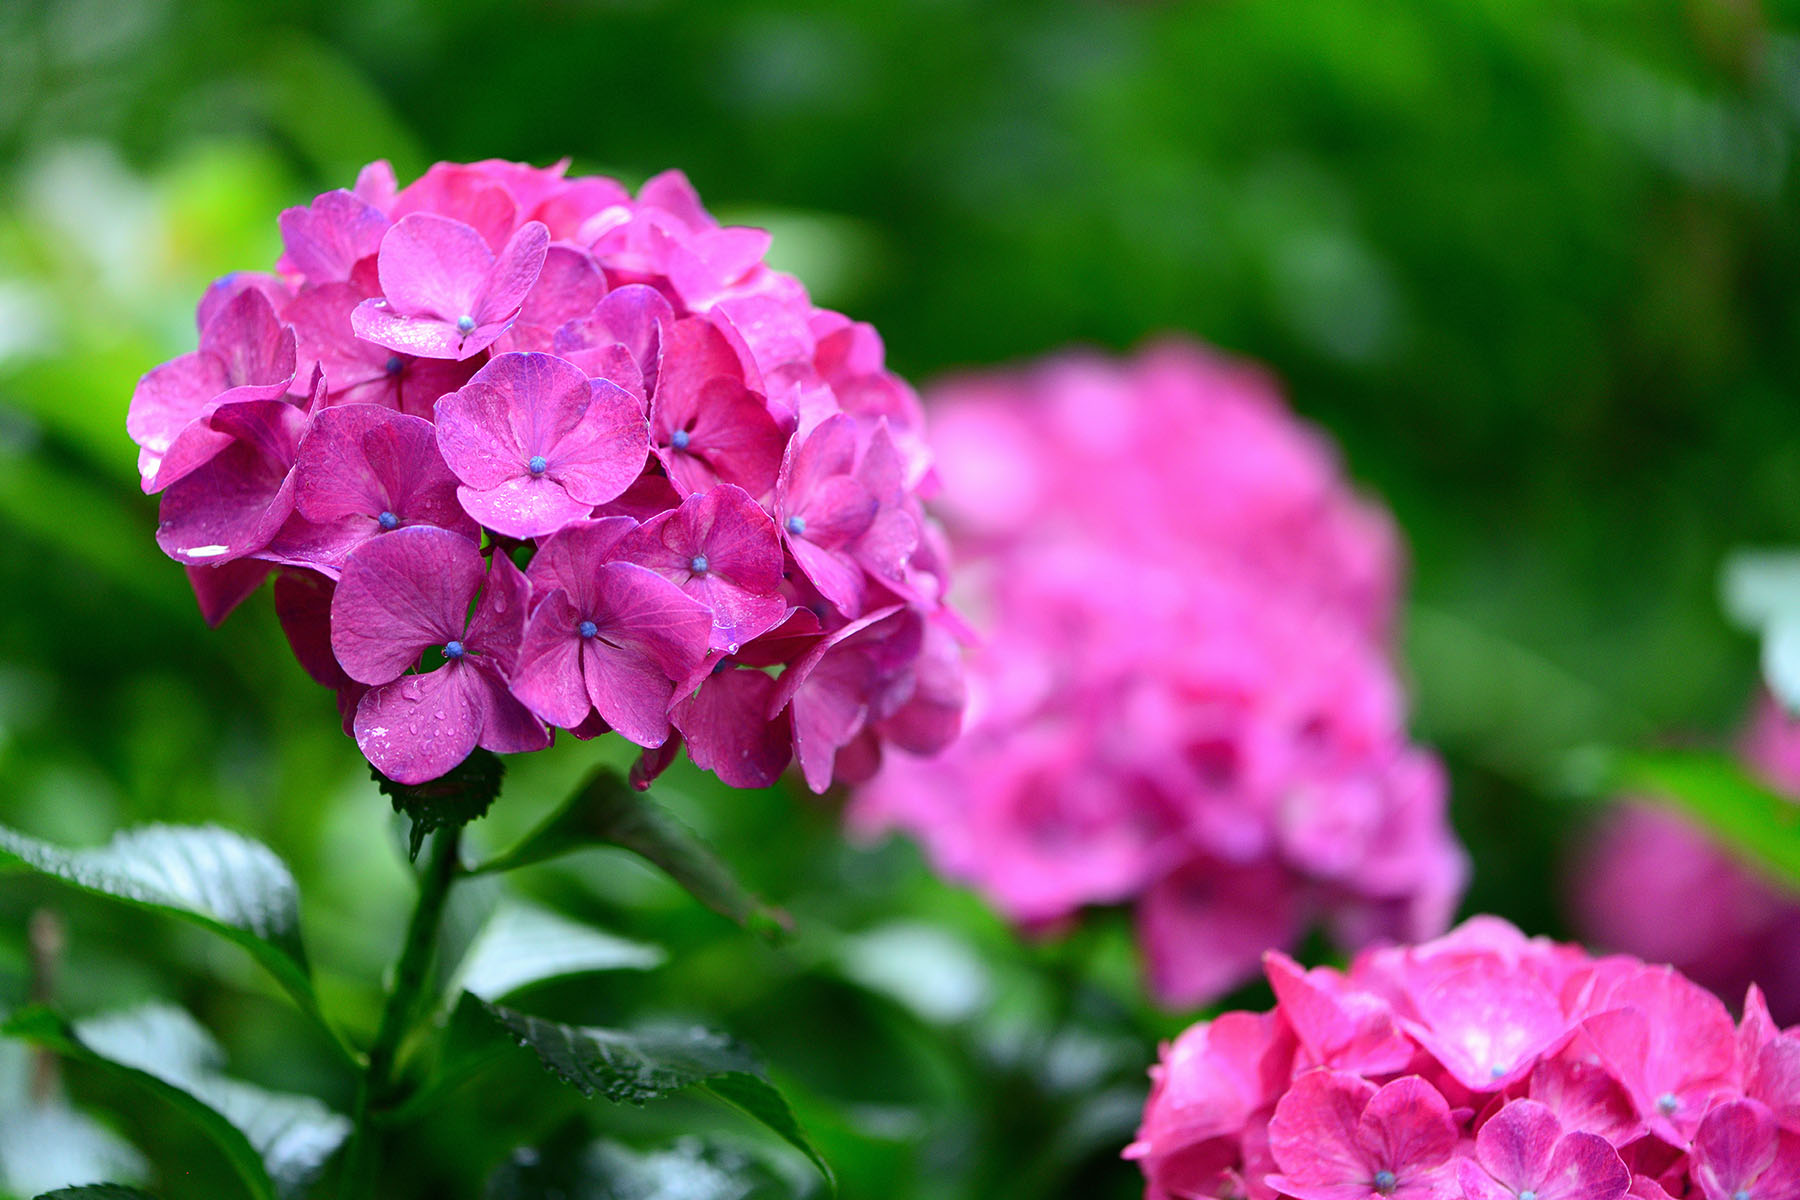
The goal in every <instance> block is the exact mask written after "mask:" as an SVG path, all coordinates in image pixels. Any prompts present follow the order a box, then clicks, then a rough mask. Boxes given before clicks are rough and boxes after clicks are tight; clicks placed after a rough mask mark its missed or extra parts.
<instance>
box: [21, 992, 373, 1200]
mask: <svg viewBox="0 0 1800 1200" xmlns="http://www.w3.org/2000/svg"><path fill="white" fill-rule="evenodd" d="M0 1032H4V1033H5V1034H7V1035H8V1036H10V1037H18V1038H23V1039H25V1040H27V1041H31V1042H34V1043H36V1044H38V1045H40V1046H46V1047H49V1048H50V1049H52V1050H55V1051H56V1052H57V1053H59V1054H62V1055H64V1056H66V1057H69V1058H73V1059H77V1060H80V1061H83V1062H89V1063H93V1064H96V1065H99V1066H103V1067H107V1068H110V1069H112V1070H114V1071H117V1072H118V1073H120V1074H122V1075H124V1076H126V1077H127V1078H130V1079H133V1080H135V1081H137V1082H138V1083H140V1084H142V1085H143V1086H144V1087H146V1088H148V1089H149V1090H150V1091H152V1092H155V1093H157V1094H158V1095H160V1096H162V1097H163V1098H164V1099H166V1100H168V1101H169V1102H171V1103H172V1104H174V1105H175V1106H176V1107H177V1108H179V1109H181V1110H182V1111H183V1112H185V1113H187V1114H188V1116H189V1117H190V1118H192V1119H193V1120H194V1121H195V1122H196V1123H198V1124H199V1125H200V1127H201V1128H202V1129H204V1130H205V1131H206V1133H207V1135H208V1136H209V1137H211V1138H212V1140H213V1141H214V1142H215V1143H216V1144H217V1145H218V1146H219V1148H220V1149H221V1150H222V1151H224V1153H225V1157H226V1158H227V1159H228V1160H229V1161H230V1162H231V1165H232V1167H233V1168H235V1169H236V1171H237V1173H238V1174H239V1175H240V1176H241V1177H242V1178H243V1180H244V1182H245V1184H247V1185H248V1186H249V1188H250V1190H251V1192H252V1193H253V1194H254V1195H256V1196H257V1197H258V1198H259V1200H275V1198H276V1197H283V1196H292V1195H295V1194H297V1193H299V1192H300V1190H301V1189H302V1188H304V1187H305V1186H306V1185H307V1184H308V1183H309V1182H311V1181H312V1179H313V1178H314V1177H315V1176H317V1174H318V1172H319V1170H320V1168H322V1167H323V1166H324V1165H325V1162H326V1160H327V1159H329V1158H330V1157H331V1156H332V1154H334V1153H335V1152H336V1151H337V1148H338V1146H339V1145H341V1144H342V1143H343V1140H344V1139H345V1138H346V1137H347V1136H348V1135H349V1133H350V1122H349V1121H348V1120H346V1119H345V1118H343V1117H342V1116H339V1115H338V1114H337V1113H334V1112H332V1111H331V1110H330V1109H328V1108H326V1107H325V1106H324V1105H323V1104H321V1103H320V1102H319V1101H317V1100H315V1099H313V1098H312V1097H311V1096H297V1095H290V1094H286V1093H282V1092H271V1091H267V1090H265V1089H263V1088H260V1087H256V1086H254V1085H252V1084H248V1083H244V1082H242V1081H240V1080H236V1079H232V1078H229V1077H228V1076H226V1075H224V1074H222V1073H221V1071H220V1068H221V1067H223V1065H224V1057H225V1056H224V1052H223V1051H222V1050H221V1048H220V1047H219V1044H218V1043H217V1042H215V1041H214V1040H213V1038H212V1035H211V1034H209V1033H207V1032H206V1030H205V1029H203V1028H201V1027H200V1025H199V1024H198V1023H197V1022H195V1020H194V1019H193V1018H192V1017H191V1016H189V1015H188V1014H187V1013H186V1012H184V1011H183V1010H181V1009H179V1008H176V1007H174V1006H172V1005H166V1004H146V1005H142V1006H140V1007H138V1008H133V1009H128V1010H126V1011H124V1012H120V1013H114V1014H109V1015H106V1016H101V1017H94V1018H90V1019H88V1020H85V1021H79V1022H76V1023H74V1024H70V1023H69V1022H66V1021H64V1020H63V1019H62V1018H61V1017H58V1016H57V1015H56V1014H55V1013H53V1012H51V1011H50V1010H48V1009H46V1008H42V1007H35V1006H34V1007H29V1008H25V1009H21V1010H20V1011H18V1012H16V1013H14V1014H13V1015H12V1017H11V1018H9V1019H8V1020H7V1022H6V1024H5V1026H4V1027H3V1028H0Z"/></svg>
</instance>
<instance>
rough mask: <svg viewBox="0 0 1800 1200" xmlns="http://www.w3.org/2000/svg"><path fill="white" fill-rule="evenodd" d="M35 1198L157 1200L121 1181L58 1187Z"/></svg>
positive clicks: (58, 1199) (36, 1199)
mask: <svg viewBox="0 0 1800 1200" xmlns="http://www.w3.org/2000/svg"><path fill="white" fill-rule="evenodd" d="M33 1200H156V1197H155V1196H152V1195H151V1194H150V1193H149V1192H145V1191H139V1190H138V1189H137V1188H134V1187H126V1186H125V1185H124V1184H119V1183H89V1184H84V1185H82V1186H81V1187H71V1188H57V1189H56V1190H55V1191H54V1192H44V1193H42V1194H41V1195H38V1196H35V1197H33Z"/></svg>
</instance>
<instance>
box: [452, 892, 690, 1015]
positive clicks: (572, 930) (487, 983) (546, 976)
mask: <svg viewBox="0 0 1800 1200" xmlns="http://www.w3.org/2000/svg"><path fill="white" fill-rule="evenodd" d="M666 958H667V956H666V955H665V954H664V953H663V952H662V950H660V949H659V948H657V947H655V946H650V945H645V944H644V943H642V942H633V941H628V940H627V939H625V938H621V937H616V936H614V935H613V934H610V933H605V932H602V931H601V930H598V929H595V928H593V927H591V926H588V925H583V924H580V923H579V922H576V921H571V920H569V919H568V918H567V917H561V916H558V915H557V914H556V913H553V912H551V911H549V910H548V909H544V908H539V907H538V906H537V905H535V904H527V903H525V902H524V901H521V900H506V901H504V902H502V903H501V905H500V907H499V908H498V909H497V910H496V911H495V913H494V915H493V916H492V917H491V918H490V919H489V920H488V923H487V925H486V926H485V927H484V928H483V929H482V931H481V933H480V934H479V935H477V937H476V939H475V943H474V945H473V946H471V947H470V949H469V952H468V954H467V956H465V957H464V959H463V962H462V967H461V969H460V970H458V971H457V973H456V983H455V991H453V992H452V994H453V995H454V994H456V993H457V992H464V991H466V992H469V993H470V994H472V995H474V996H476V997H479V998H480V999H482V1000H501V999H504V998H505V997H507V996H509V995H511V994H512V993H514V992H516V991H519V990H520V989H522V988H526V987H529V986H531V985H532V984H535V983H542V982H544V981H546V980H550V979H558V978H561V977H563V976H566V975H580V974H585V973H586V972H589V971H620V970H629V971H645V970H649V969H651V968H653V967H659V966H661V965H662V964H663V962H664V960H665V959H666Z"/></svg>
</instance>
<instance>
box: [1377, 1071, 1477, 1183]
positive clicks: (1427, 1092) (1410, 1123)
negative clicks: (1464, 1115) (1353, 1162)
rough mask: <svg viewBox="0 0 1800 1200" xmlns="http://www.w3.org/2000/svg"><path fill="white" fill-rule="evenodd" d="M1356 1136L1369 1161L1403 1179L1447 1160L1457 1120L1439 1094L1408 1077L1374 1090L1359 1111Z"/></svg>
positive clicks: (1454, 1136)
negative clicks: (1366, 1104) (1385, 1167)
mask: <svg viewBox="0 0 1800 1200" xmlns="http://www.w3.org/2000/svg"><path fill="white" fill-rule="evenodd" d="M1358 1137H1359V1138H1360V1139H1361V1140H1362V1144H1363V1145H1364V1146H1365V1147H1367V1148H1368V1150H1369V1154H1370V1157H1371V1158H1372V1160H1373V1161H1375V1162H1377V1163H1380V1164H1382V1165H1385V1166H1387V1167H1388V1168H1389V1169H1390V1170H1392V1171H1394V1173H1395V1174H1397V1175H1400V1176H1401V1177H1402V1178H1401V1182H1402V1183H1403V1184H1404V1183H1405V1182H1406V1174H1407V1173H1408V1172H1409V1171H1410V1172H1413V1173H1417V1172H1420V1171H1429V1170H1432V1169H1434V1168H1437V1167H1441V1166H1443V1165H1444V1164H1445V1163H1447V1162H1449V1161H1450V1155H1451V1153H1452V1152H1454V1151H1455V1149H1456V1122H1455V1121H1453V1120H1452V1119H1451V1117H1450V1105H1449V1104H1448V1103H1447V1102H1446V1101H1445V1100H1444V1097H1443V1096H1442V1094H1440V1093H1439V1092H1438V1090H1437V1089H1436V1088H1434V1087H1432V1086H1431V1085H1430V1084H1429V1083H1426V1082H1425V1081H1424V1080H1423V1079H1420V1078H1419V1077H1418V1076H1417V1075H1408V1076H1405V1077H1404V1078H1401V1079H1396V1080H1394V1082H1392V1083H1390V1084H1388V1085H1386V1086H1385V1087H1383V1088H1382V1089H1381V1090H1380V1091H1378V1092H1376V1093H1375V1095H1374V1097H1373V1098H1372V1099H1371V1100H1370V1101H1369V1106H1368V1107H1367V1108H1365V1109H1363V1114H1362V1120H1361V1122H1360V1123H1359V1124H1358Z"/></svg>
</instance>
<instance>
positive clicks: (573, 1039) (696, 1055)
mask: <svg viewBox="0 0 1800 1200" xmlns="http://www.w3.org/2000/svg"><path fill="white" fill-rule="evenodd" d="M478 1003H480V1004H482V1006H483V1007H484V1008H486V1009H487V1011H488V1013H489V1015H490V1016H492V1017H493V1018H494V1019H495V1020H496V1021H498V1022H499V1023H500V1024H501V1025H502V1026H503V1027H504V1028H505V1029H506V1031H507V1032H508V1033H509V1034H511V1035H512V1037H513V1039H514V1040H515V1041H517V1042H518V1043H519V1044H520V1045H521V1046H525V1047H527V1048H528V1049H530V1050H532V1051H533V1052H534V1053H536V1054H537V1056H538V1058H539V1059H540V1060H541V1061H542V1062H543V1064H544V1065H545V1066H546V1067H548V1068H549V1069H550V1070H551V1071H552V1072H553V1073H554V1074H556V1075H557V1076H558V1077H560V1078H561V1079H563V1080H564V1081H565V1082H567V1083H569V1084H572V1085H573V1086H575V1087H576V1088H578V1089H580V1091H581V1092H582V1094H583V1095H586V1096H594V1095H600V1096H605V1097H606V1098H607V1099H608V1100H611V1101H613V1102H614V1103H631V1104H643V1103H645V1102H647V1101H650V1100H655V1099H657V1098H658V1097H661V1096H666V1095H668V1094H670V1093H671V1092H677V1091H680V1090H682V1089H683V1088H687V1087H693V1086H696V1085H697V1086H700V1087H703V1088H705V1089H706V1090H707V1091H709V1092H711V1093H713V1094H714V1095H715V1096H717V1097H719V1098H720V1099H721V1100H724V1101H726V1102H727V1103H729V1104H732V1105H735V1106H736V1107H738V1108H740V1109H742V1110H743V1111H744V1112H746V1113H748V1114H749V1115H750V1116H752V1117H754V1118H755V1119H756V1120H758V1121H760V1122H762V1123H763V1124H764V1125H766V1126H768V1128H770V1129H772V1130H773V1131H775V1132H776V1133H777V1134H779V1135H780V1136H781V1137H782V1138H783V1139H785V1140H786V1141H787V1142H788V1143H789V1144H790V1145H792V1146H793V1147H795V1148H796V1149H798V1150H799V1151H800V1152H801V1153H802V1154H804V1155H806V1157H807V1158H808V1159H810V1160H811V1161H812V1163H813V1165H814V1166H816V1167H818V1169H819V1173H820V1174H821V1175H823V1176H824V1177H825V1179H826V1181H827V1182H828V1183H829V1182H831V1180H832V1175H831V1168H830V1167H829V1166H828V1165H826V1162H825V1160H824V1159H823V1158H821V1157H820V1156H819V1152H818V1151H817V1150H815V1149H814V1148H813V1145H812V1142H811V1141H810V1140H808V1138H807V1136H806V1132H805V1131H804V1130H802V1129H801V1128H800V1122H799V1120H798V1119H797V1118H795V1116H794V1110H793V1109H791V1108H789V1107H788V1102H787V1101H786V1100H785V1099H783V1098H782V1095H781V1093H780V1092H778V1091H776V1090H775V1087H774V1085H773V1084H771V1083H770V1082H769V1079H768V1076H767V1075H765V1074H764V1073H763V1069H762V1064H761V1063H759V1062H758V1061H757V1059H756V1056H755V1054H753V1053H752V1052H751V1051H750V1050H749V1048H748V1047H746V1046H744V1045H742V1044H741V1043H738V1042H736V1041H733V1040H732V1039H731V1038H729V1037H727V1036H725V1035H724V1034H722V1033H715V1032H713V1031H712V1030H708V1029H699V1028H695V1027H693V1026H659V1027H648V1028H644V1029H638V1030H629V1031H628V1030H619V1029H598V1028H594V1027H592V1026H582V1025H564V1024H562V1023H560V1022H557V1021H546V1020H543V1019H542V1018H539V1017H533V1016H530V1015H528V1014H526V1013H521V1012H516V1011H514V1010H512V1009H510V1008H504V1007H502V1006H500V1005H498V1004H488V1003H487V1002H485V1001H478Z"/></svg>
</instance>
